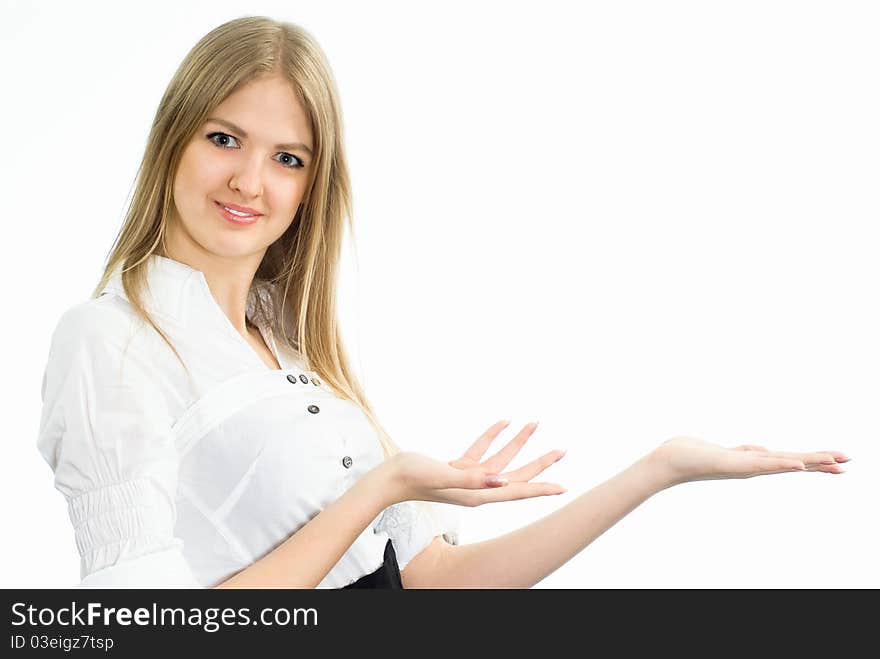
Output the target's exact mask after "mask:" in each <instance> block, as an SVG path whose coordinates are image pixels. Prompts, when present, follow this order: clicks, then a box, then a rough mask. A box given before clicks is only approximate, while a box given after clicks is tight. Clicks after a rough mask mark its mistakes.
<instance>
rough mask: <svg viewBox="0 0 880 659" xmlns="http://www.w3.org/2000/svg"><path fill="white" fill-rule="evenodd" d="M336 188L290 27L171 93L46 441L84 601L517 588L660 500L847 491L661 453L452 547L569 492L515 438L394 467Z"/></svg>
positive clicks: (736, 452)
mask: <svg viewBox="0 0 880 659" xmlns="http://www.w3.org/2000/svg"><path fill="white" fill-rule="evenodd" d="M350 206H351V204H350V184H349V175H348V168H347V163H346V158H345V150H344V143H343V130H342V121H341V112H340V108H339V102H338V96H337V91H336V86H335V82H334V80H333V77H332V74H331V72H330V68H329V66H328V64H327V61H326V58H325V56H324V54H323V53H322V51H321V49H320V47H319V46H318V44H317V43H316V42H315V41H314V39H313V38H312V37H311V35H309V34H308V33H307V32H306V31H304V30H303V29H301V28H299V27H297V26H295V25H291V24H289V23H282V22H278V21H274V20H271V19H269V18H265V17H246V18H240V19H236V20H233V21H230V22H228V23H226V24H224V25H221V26H220V27H218V28H216V29H214V30H213V31H211V32H210V33H209V34H207V35H206V36H205V37H204V38H202V39H201V40H200V41H199V42H198V43H197V44H196V45H195V47H194V48H193V49H192V51H191V52H190V53H189V54H188V55H187V56H186V58H185V59H184V61H183V63H182V64H181V66H180V68H179V69H178V71H177V72H176V74H175V76H174V78H173V79H172V81H171V83H170V85H169V86H168V89H167V90H166V92H165V95H164V96H163V98H162V101H161V103H160V106H159V109H158V112H157V114H156V117H155V120H154V122H153V126H152V130H151V132H150V135H149V138H148V142H147V146H146V152H145V154H144V158H143V160H142V163H141V168H140V171H139V176H138V181H137V186H136V189H135V193H134V196H133V199H132V203H131V205H130V208H129V210H128V213H127V215H126V218H125V221H124V224H123V226H122V229H121V231H120V233H119V235H118V236H117V239H116V241H115V244H114V247H113V249H112V251H111V253H110V256H109V258H108V262H107V264H106V266H105V269H104V273H103V276H102V277H101V281H100V282H99V284H98V286H97V287H96V289H95V291H94V292H93V294H92V296H91V298H90V299H88V300H86V301H84V302H81V303H79V304H77V305H75V306H73V307H71V308H69V309H68V310H67V311H65V313H64V314H63V315H62V316H61V319H60V320H59V322H58V325H57V327H56V329H55V332H54V334H53V337H52V344H51V347H50V352H49V359H48V363H47V366H46V369H45V374H44V379H43V387H42V395H43V412H42V418H41V426H40V434H39V440H38V448H39V450H40V452H41V453H42V455H43V457H44V458H45V459H46V461H47V462H48V463H49V465H50V466H51V467H52V469H53V471H54V474H55V486H56V488H57V489H59V490H60V491H61V492H62V493H63V494H64V495H65V497H66V498H67V501H68V506H69V512H70V517H71V521H72V522H73V526H74V529H75V533H76V544H77V548H78V550H79V552H80V555H81V557H82V561H81V575H80V576H81V579H82V582H81V584H80V585H81V586H86V587H89V586H92V587H113V586H128V587H131V586H143V587H168V586H182V587H195V588H229V587H248V588H252V587H282V588H289V587H292V588H314V587H317V588H351V587H389V588H395V587H396V588H399V587H406V588H430V587H484V588H485V587H488V588H495V587H508V588H509V587H513V588H527V587H530V586H532V585H534V584H535V583H537V582H539V581H541V579H543V578H544V577H546V576H547V575H548V574H550V573H551V572H553V571H554V570H555V569H556V568H558V567H559V566H560V565H562V564H563V563H565V562H566V561H568V560H569V559H570V558H571V557H572V556H574V555H575V554H577V553H578V552H579V551H580V550H582V549H583V548H584V547H586V546H587V545H588V544H589V543H590V542H592V540H594V539H595V538H596V537H598V536H599V535H600V534H601V533H603V532H604V531H605V530H606V529H608V528H609V527H610V526H612V525H613V524H614V523H615V522H617V521H618V520H619V519H621V518H622V517H623V516H624V515H626V514H627V513H628V512H629V511H631V510H633V509H634V508H635V507H636V506H638V505H639V504H640V503H641V502H643V501H645V500H646V499H647V498H648V497H650V496H651V495H653V494H654V493H656V492H659V491H661V490H663V489H665V488H668V487H671V486H673V485H676V484H679V483H684V482H687V481H692V480H700V479H722V478H748V477H751V476H755V475H762V474H776V473H781V472H787V471H792V470H803V471H822V472H826V473H841V472H842V469H841V468H840V467H839V466H838V463H840V462H845V461H846V460H847V458H846V457H845V456H844V455H843V454H841V453H839V452H836V451H820V452H811V453H790V452H774V451H768V450H767V449H765V448H762V447H759V446H751V445H744V446H738V447H735V448H723V447H720V446H716V445H714V444H710V443H707V442H703V441H700V440H696V439H690V438H683V437H678V438H674V439H671V440H669V441H667V442H665V443H663V444H662V445H660V446H659V447H658V448H657V449H655V450H653V451H652V452H650V453H649V454H647V455H645V456H643V457H642V458H640V459H639V460H638V461H637V462H635V463H634V464H633V465H632V466H631V467H629V468H628V469H626V470H625V471H624V472H622V473H621V474H618V475H617V476H615V477H614V478H612V479H610V480H609V481H607V482H605V483H603V484H602V485H600V486H598V487H597V488H595V489H593V490H591V491H589V492H587V493H585V494H583V495H582V496H580V497H579V498H577V499H575V500H574V501H572V502H571V503H569V504H568V505H567V506H565V507H563V508H561V509H560V510H558V511H556V512H555V513H553V514H552V515H550V516H548V517H546V518H544V519H541V520H539V521H538V522H536V523H533V524H530V525H529V526H527V527H524V528H522V529H519V530H517V531H515V532H513V533H509V534H507V535H505V536H503V537H499V538H495V539H492V540H488V541H485V542H481V543H476V544H472V545H460V544H458V543H457V534H456V525H457V511H458V510H459V509H460V507H461V506H479V505H482V504H484V503H490V502H497V501H509V500H513V499H523V498H528V497H536V496H548V495H554V494H560V493H562V492H564V491H565V489H564V488H562V487H561V486H559V485H557V484H555V483H547V482H534V479H535V478H536V477H537V476H539V475H540V474H541V473H542V472H543V471H544V470H545V469H546V468H547V467H548V466H549V465H551V464H553V463H554V462H555V461H557V460H558V459H560V458H561V457H562V454H563V453H562V452H560V451H551V452H550V453H547V454H546V455H544V456H542V457H541V458H539V459H537V460H535V461H533V462H531V463H529V464H527V465H525V466H522V467H519V468H515V469H511V470H508V465H510V463H511V461H512V460H513V458H514V457H515V456H516V455H517V454H518V452H519V451H520V450H521V448H522V447H523V445H524V444H525V442H526V441H528V439H529V437H530V436H531V434H532V433H533V432H534V430H535V427H536V426H535V424H528V425H527V426H526V427H525V428H523V429H522V430H521V431H520V432H519V433H518V434H517V435H516V436H515V437H514V438H513V439H512V440H511V441H510V442H508V443H507V445H505V446H504V447H503V448H502V449H501V450H499V451H498V452H496V453H494V454H493V455H491V456H489V457H487V456H486V453H487V451H488V450H489V447H490V445H491V444H492V442H493V441H494V440H495V439H496V438H497V437H498V435H499V433H500V432H501V431H502V430H503V429H504V428H505V427H506V423H505V422H499V423H496V424H494V425H492V426H491V427H490V428H489V429H488V430H486V432H485V433H483V434H482V435H481V436H480V437H479V438H478V439H477V440H476V441H475V442H474V443H473V444H472V445H470V446H469V447H468V448H467V450H466V451H465V452H464V454H463V455H462V456H461V457H459V458H458V459H455V460H452V461H450V462H444V461H438V460H434V459H431V458H429V457H426V456H424V455H420V454H417V453H413V452H406V451H401V450H400V449H399V448H398V447H397V446H396V445H395V444H394V443H393V442H392V441H391V439H390V437H388V435H387V433H386V432H385V431H384V429H383V428H382V426H381V425H380V424H379V422H378V421H377V419H376V418H375V415H374V414H373V411H372V409H371V407H370V405H369V403H368V401H367V399H366V397H365V395H364V392H363V391H362V389H361V387H360V386H359V384H358V382H357V381H356V378H355V377H354V375H353V373H352V370H351V366H350V364H349V360H348V357H347V355H346V351H345V349H344V347H343V344H342V341H341V338H340V331H339V327H338V325H337V321H336V309H335V303H336V301H335V285H336V274H337V265H338V261H339V255H340V248H341V245H342V241H343V236H344V229H345V226H346V221H348V222H350V218H351V208H350Z"/></svg>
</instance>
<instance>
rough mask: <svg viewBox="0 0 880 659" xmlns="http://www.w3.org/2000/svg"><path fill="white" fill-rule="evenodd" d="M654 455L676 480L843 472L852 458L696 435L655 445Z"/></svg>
mask: <svg viewBox="0 0 880 659" xmlns="http://www.w3.org/2000/svg"><path fill="white" fill-rule="evenodd" d="M651 458H652V459H653V460H654V461H655V462H656V463H657V464H658V465H660V467H661V468H662V469H664V470H665V471H666V473H667V474H668V476H669V480H670V482H671V483H673V484H676V483H686V482H689V481H697V480H720V479H726V478H751V477H752V476H764V475H768V474H782V473H786V472H793V471H823V472H826V473H829V474H842V473H843V472H844V469H843V468H842V467H841V466H840V465H839V463H841V462H848V461H849V458H848V457H846V456H845V455H844V454H843V453H841V452H840V451H813V452H806V453H802V452H796V451H770V450H768V449H766V448H764V447H763V446H756V445H754V444H743V445H741V446H736V447H733V448H725V447H723V446H719V445H717V444H712V443H710V442H706V441H703V440H702V439H695V438H693V437H673V438H672V439H669V440H667V441H665V442H663V444H661V445H660V446H659V447H658V448H656V449H655V450H654V452H653V454H652V455H651Z"/></svg>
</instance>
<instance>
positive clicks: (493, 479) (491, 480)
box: [486, 475, 508, 487]
mask: <svg viewBox="0 0 880 659" xmlns="http://www.w3.org/2000/svg"><path fill="white" fill-rule="evenodd" d="M507 482H508V481H507V479H506V478H502V477H501V476H495V475H491V476H486V485H488V486H489V487H501V486H503V485H507Z"/></svg>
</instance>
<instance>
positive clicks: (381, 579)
mask: <svg viewBox="0 0 880 659" xmlns="http://www.w3.org/2000/svg"><path fill="white" fill-rule="evenodd" d="M346 588H391V589H403V583H402V582H401V581H400V568H399V567H398V565H397V554H395V553H394V545H392V544H391V540H390V539H389V540H388V542H387V543H386V544H385V562H384V563H383V564H382V565H380V566H379V568H378V569H377V570H376V571H375V572H373V573H371V574H367V575H365V576H363V577H361V578H360V579H358V580H357V581H355V582H354V583H352V584H348V585H347V586H343V587H342V589H341V590H345V589H346Z"/></svg>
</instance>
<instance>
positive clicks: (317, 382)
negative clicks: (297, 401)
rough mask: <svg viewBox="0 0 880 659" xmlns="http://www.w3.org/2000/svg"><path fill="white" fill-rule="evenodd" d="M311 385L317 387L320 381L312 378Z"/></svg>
mask: <svg viewBox="0 0 880 659" xmlns="http://www.w3.org/2000/svg"><path fill="white" fill-rule="evenodd" d="M312 384H313V385H315V386H316V387H317V386H319V385H320V384H321V381H320V380H319V379H318V378H312Z"/></svg>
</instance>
